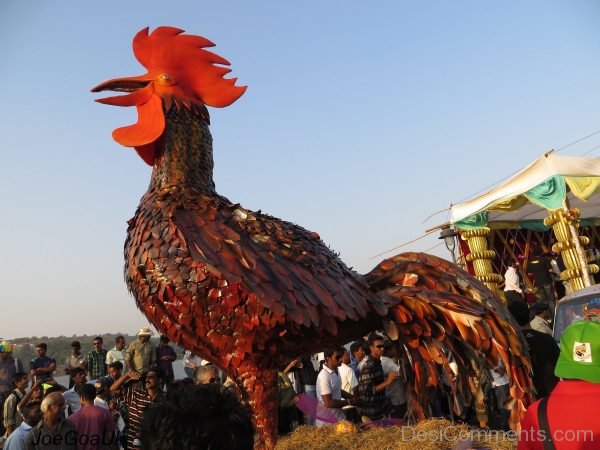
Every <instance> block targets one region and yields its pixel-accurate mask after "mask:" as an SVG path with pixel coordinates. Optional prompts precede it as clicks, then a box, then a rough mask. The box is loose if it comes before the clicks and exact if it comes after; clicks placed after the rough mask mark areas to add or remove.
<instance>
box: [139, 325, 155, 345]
mask: <svg viewBox="0 0 600 450" xmlns="http://www.w3.org/2000/svg"><path fill="white" fill-rule="evenodd" d="M153 334H154V333H153V332H152V330H151V329H150V328H148V327H142V328H140V331H138V333H137V336H138V339H139V340H140V342H148V340H149V339H150V336H152V335H153Z"/></svg>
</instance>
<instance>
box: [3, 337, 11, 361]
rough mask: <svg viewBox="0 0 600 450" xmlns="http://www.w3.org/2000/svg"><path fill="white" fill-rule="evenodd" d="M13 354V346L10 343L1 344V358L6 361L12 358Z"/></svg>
mask: <svg viewBox="0 0 600 450" xmlns="http://www.w3.org/2000/svg"><path fill="white" fill-rule="evenodd" d="M12 352H13V346H12V344H11V343H10V342H7V341H2V342H0V358H1V359H2V360H3V361H4V360H7V359H8V358H10V357H11V355H12Z"/></svg>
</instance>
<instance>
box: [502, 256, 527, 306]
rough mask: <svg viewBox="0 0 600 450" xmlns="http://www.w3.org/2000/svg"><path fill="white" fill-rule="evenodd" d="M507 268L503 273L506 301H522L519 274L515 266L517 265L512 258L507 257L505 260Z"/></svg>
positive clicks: (508, 302)
mask: <svg viewBox="0 0 600 450" xmlns="http://www.w3.org/2000/svg"><path fill="white" fill-rule="evenodd" d="M506 264H507V266H508V269H506V272H505V273H504V296H505V297H506V303H507V304H510V303H512V302H514V301H517V300H519V301H523V290H522V289H521V286H520V283H519V274H518V272H517V267H519V265H518V264H517V262H516V261H515V260H514V259H509V260H508V261H507V262H506Z"/></svg>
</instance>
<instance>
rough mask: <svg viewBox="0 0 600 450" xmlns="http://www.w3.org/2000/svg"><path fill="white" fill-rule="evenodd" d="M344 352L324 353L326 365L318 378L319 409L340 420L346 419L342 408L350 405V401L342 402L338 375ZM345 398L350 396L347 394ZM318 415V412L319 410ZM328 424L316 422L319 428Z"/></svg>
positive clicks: (327, 351) (331, 351)
mask: <svg viewBox="0 0 600 450" xmlns="http://www.w3.org/2000/svg"><path fill="white" fill-rule="evenodd" d="M342 355H343V350H342V349H335V350H326V351H325V352H324V356H325V364H323V369H321V371H320V372H319V375H318V376H317V400H318V401H319V409H320V408H321V407H323V406H324V407H326V408H328V409H329V411H330V412H331V413H332V414H333V416H334V417H335V418H337V419H338V420H344V419H345V418H346V416H345V414H344V412H343V411H342V408H343V407H344V406H346V405H349V404H350V402H349V401H348V400H342V381H341V379H340V376H339V373H338V367H339V365H340V362H341V360H342ZM345 396H349V394H347V393H345ZM317 414H318V410H317ZM326 423H327V422H321V421H320V420H316V421H315V425H316V426H317V427H322V426H323V425H325V424H326Z"/></svg>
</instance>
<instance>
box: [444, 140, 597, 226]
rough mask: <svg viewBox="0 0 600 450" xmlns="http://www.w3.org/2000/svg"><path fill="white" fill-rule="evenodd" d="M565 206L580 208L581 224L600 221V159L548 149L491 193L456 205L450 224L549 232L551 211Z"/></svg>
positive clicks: (452, 209)
mask: <svg viewBox="0 0 600 450" xmlns="http://www.w3.org/2000/svg"><path fill="white" fill-rule="evenodd" d="M565 207H568V208H578V209H579V210H581V220H580V223H581V225H584V226H586V225H590V226H593V225H598V224H600V158H584V157H576V156H560V155H557V154H555V153H554V152H549V153H546V154H544V155H542V156H541V157H540V158H538V159H537V160H535V161H534V162H533V163H531V164H530V165H529V166H527V167H526V168H524V169H523V170H521V171H520V172H518V173H517V174H515V175H514V176H512V177H511V178H509V179H508V180H506V181H505V182H503V183H501V184H500V185H498V186H496V187H495V188H493V189H492V190H490V191H489V192H487V193H485V194H483V195H480V196H478V197H476V198H474V199H472V200H469V201H466V202H464V203H460V204H457V205H453V206H452V207H451V219H450V223H451V224H452V225H454V226H455V227H456V228H459V229H462V230H470V229H477V228H481V227H485V226H488V227H490V228H492V229H502V228H525V229H530V230H534V231H546V230H548V229H549V227H547V226H545V225H544V218H545V217H547V216H548V210H557V209H563V208H565Z"/></svg>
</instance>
